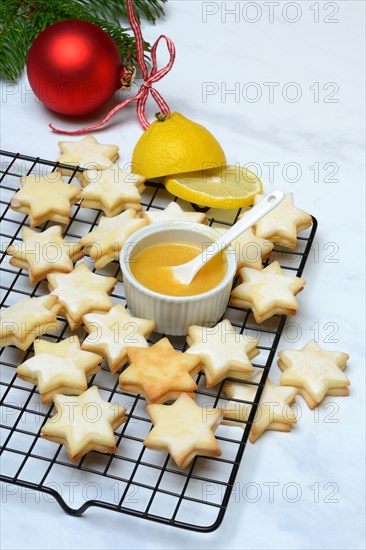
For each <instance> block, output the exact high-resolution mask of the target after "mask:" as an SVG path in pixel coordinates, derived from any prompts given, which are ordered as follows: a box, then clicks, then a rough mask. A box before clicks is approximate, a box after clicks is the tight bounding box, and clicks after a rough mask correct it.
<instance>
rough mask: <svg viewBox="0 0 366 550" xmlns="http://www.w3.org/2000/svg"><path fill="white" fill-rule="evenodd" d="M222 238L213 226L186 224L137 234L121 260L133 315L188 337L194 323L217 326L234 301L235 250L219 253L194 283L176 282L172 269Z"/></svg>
mask: <svg viewBox="0 0 366 550" xmlns="http://www.w3.org/2000/svg"><path fill="white" fill-rule="evenodd" d="M218 237H219V235H218V233H216V231H215V230H214V229H212V228H211V227H208V226H205V225H202V224H198V223H192V222H186V221H176V222H175V221H170V222H163V223H156V224H152V225H149V226H146V227H144V228H142V229H140V230H139V231H137V232H136V233H134V234H132V235H131V236H130V237H129V238H128V239H127V241H126V242H125V244H124V246H123V248H122V251H121V257H120V261H121V268H122V273H123V282H124V286H125V293H126V300H127V305H128V307H129V309H130V310H131V312H132V314H133V315H134V316H137V317H142V318H145V319H151V320H153V321H155V323H156V326H157V329H156V330H157V331H158V332H160V333H163V334H169V335H185V334H186V333H187V329H188V327H189V326H190V325H194V324H195V325H197V324H199V325H205V326H211V325H214V324H216V323H217V321H218V320H219V319H220V318H221V317H222V315H223V314H224V312H225V309H226V307H227V304H228V301H229V297H230V291H231V287H232V282H233V278H234V275H235V272H236V260H235V253H234V250H233V249H232V248H227V249H226V250H225V251H221V252H219V253H218V254H217V256H215V257H214V258H213V259H211V260H210V262H208V264H207V265H206V266H205V267H204V268H202V269H203V270H205V271H204V272H203V277H202V274H201V275H200V278H199V279H198V282H197V281H196V282H195V283H194V284H193V285H192V284H191V285H187V286H186V285H180V284H179V283H178V282H177V281H174V280H173V279H174V278H173V279H172V274H171V273H170V268H169V267H168V266H169V265H170V266H173V265H180V264H183V263H185V262H187V261H189V260H190V259H192V258H193V257H194V256H196V255H197V254H198V253H199V252H200V251H201V250H202V249H204V248H205V247H206V246H208V245H209V244H210V243H213V242H214V241H215V240H216V239H217V238H218ZM149 259H150V260H149ZM160 260H161V262H162V263H161V264H160ZM167 262H168V263H167ZM159 264H160V265H159ZM152 265H154V266H155V267H152ZM160 268H163V270H160V272H159V269H160ZM154 270H155V274H154ZM156 270H157V271H156ZM190 287H191V288H190Z"/></svg>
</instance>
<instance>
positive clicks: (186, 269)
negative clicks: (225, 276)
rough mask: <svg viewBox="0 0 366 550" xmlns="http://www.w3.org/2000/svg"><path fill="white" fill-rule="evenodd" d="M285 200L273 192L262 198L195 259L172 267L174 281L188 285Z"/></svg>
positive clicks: (281, 192)
mask: <svg viewBox="0 0 366 550" xmlns="http://www.w3.org/2000/svg"><path fill="white" fill-rule="evenodd" d="M284 198H285V193H284V192H283V191H280V190H277V191H273V192H272V193H271V194H270V195H268V196H266V197H264V198H263V199H262V200H261V201H260V202H259V203H258V204H257V205H256V206H254V207H253V208H252V209H251V210H250V211H249V212H247V213H246V214H245V216H244V217H243V218H242V219H241V220H239V221H238V222H236V223H235V224H234V225H233V226H232V227H231V228H230V229H229V230H228V231H227V232H226V233H225V234H224V235H222V237H220V238H219V239H217V241H215V242H214V243H210V245H209V246H208V248H206V249H205V250H203V252H202V253H201V254H199V255H198V256H197V257H196V258H193V260H191V261H190V262H187V263H185V264H182V265H177V266H175V267H172V273H173V276H174V278H175V279H177V281H179V282H180V283H181V284H183V285H189V284H190V283H191V282H192V280H193V279H194V277H195V275H196V274H197V272H198V271H199V270H200V269H201V267H203V266H204V265H205V264H206V263H207V262H208V261H209V260H211V258H213V257H214V256H216V254H218V253H219V252H221V251H222V250H225V248H226V247H228V246H229V244H230V243H231V242H232V241H234V240H235V239H237V238H238V237H239V236H240V235H241V234H242V233H244V231H246V230H247V229H249V228H250V227H252V226H253V225H254V224H255V223H257V222H258V221H259V220H260V219H261V218H263V217H264V216H265V215H266V214H268V213H269V212H271V210H273V209H274V208H275V207H276V206H278V205H279V204H280V202H282V201H283V199H284Z"/></svg>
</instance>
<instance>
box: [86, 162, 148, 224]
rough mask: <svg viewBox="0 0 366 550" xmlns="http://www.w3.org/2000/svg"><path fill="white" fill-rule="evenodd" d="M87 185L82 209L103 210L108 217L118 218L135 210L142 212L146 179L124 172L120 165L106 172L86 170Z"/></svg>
mask: <svg viewBox="0 0 366 550" xmlns="http://www.w3.org/2000/svg"><path fill="white" fill-rule="evenodd" d="M83 179H84V182H85V183H86V184H87V185H86V187H85V188H84V189H83V190H82V192H81V198H82V199H83V200H82V202H81V207H82V208H97V209H98V210H103V212H104V214H105V215H106V216H108V217H112V216H117V214H120V213H121V212H123V210H127V209H128V208H134V209H135V210H141V195H140V193H142V192H143V190H144V189H145V185H144V182H145V178H144V177H143V176H139V175H138V174H131V173H129V172H124V171H123V170H122V169H121V168H120V166H119V165H118V164H114V165H113V166H111V167H110V168H106V169H105V170H86V171H85V172H84V173H83Z"/></svg>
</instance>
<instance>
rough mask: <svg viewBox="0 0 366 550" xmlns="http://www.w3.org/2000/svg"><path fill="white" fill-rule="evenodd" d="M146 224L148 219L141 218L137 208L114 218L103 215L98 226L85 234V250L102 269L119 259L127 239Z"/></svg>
mask: <svg viewBox="0 0 366 550" xmlns="http://www.w3.org/2000/svg"><path fill="white" fill-rule="evenodd" d="M145 225H147V222H146V220H144V219H142V218H139V217H138V216H137V213H136V210H134V209H133V208H129V209H128V210H126V211H125V212H122V214H118V216H114V217H113V218H107V217H106V216H102V217H101V218H100V221H99V224H98V226H97V227H96V228H95V229H94V230H93V231H91V232H90V233H88V234H87V235H85V236H84V237H83V238H82V239H81V240H80V243H81V244H82V246H83V248H84V252H85V253H86V254H89V255H90V257H91V258H92V259H93V260H94V267H95V268H96V269H102V267H104V266H106V265H107V264H109V262H112V261H113V260H118V258H119V253H120V251H121V249H122V246H123V245H124V243H125V241H126V239H127V238H128V237H129V236H130V235H132V233H134V232H135V231H137V230H138V229H141V227H144V226H145Z"/></svg>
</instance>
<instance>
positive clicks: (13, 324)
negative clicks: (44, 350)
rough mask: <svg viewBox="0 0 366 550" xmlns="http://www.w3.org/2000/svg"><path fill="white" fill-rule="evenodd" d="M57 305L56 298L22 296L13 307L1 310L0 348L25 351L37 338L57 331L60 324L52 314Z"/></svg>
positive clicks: (48, 296)
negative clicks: (14, 347) (5, 347)
mask: <svg viewBox="0 0 366 550" xmlns="http://www.w3.org/2000/svg"><path fill="white" fill-rule="evenodd" d="M57 303H58V299H57V296H51V295H49V294H48V295H47V296H40V297H38V298H30V297H29V296H24V297H23V298H21V299H20V300H19V301H18V302H16V303H15V304H14V305H13V306H10V307H8V308H2V309H1V315H0V319H1V321H0V346H1V347H3V346H16V347H17V348H20V349H22V350H26V349H28V348H29V346H30V345H31V344H32V342H34V340H35V339H36V338H37V337H38V336H41V335H42V334H46V332H51V331H54V330H58V329H59V328H60V324H59V323H58V322H57V318H56V315H55V313H54V312H55V310H57V309H58V306H57Z"/></svg>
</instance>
